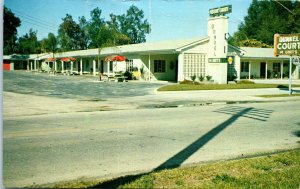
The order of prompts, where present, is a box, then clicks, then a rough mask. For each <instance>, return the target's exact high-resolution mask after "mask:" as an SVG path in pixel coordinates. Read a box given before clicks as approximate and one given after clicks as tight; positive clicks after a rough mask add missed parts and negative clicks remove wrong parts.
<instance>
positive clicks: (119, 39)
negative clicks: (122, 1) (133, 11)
mask: <svg viewBox="0 0 300 189" xmlns="http://www.w3.org/2000/svg"><path fill="white" fill-rule="evenodd" d="M109 16H110V21H108V22H107V25H108V28H109V30H110V33H111V35H112V38H113V41H114V45H125V44H129V43H130V41H131V40H130V38H129V37H128V36H127V35H125V34H123V33H121V32H120V31H119V28H120V26H119V23H118V21H117V15H114V14H110V15H109Z"/></svg>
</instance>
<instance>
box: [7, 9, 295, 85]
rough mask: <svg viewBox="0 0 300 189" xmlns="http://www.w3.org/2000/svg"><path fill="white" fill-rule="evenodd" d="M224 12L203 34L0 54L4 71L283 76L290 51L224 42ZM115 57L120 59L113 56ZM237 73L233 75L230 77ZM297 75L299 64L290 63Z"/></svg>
mask: <svg viewBox="0 0 300 189" xmlns="http://www.w3.org/2000/svg"><path fill="white" fill-rule="evenodd" d="M227 36H228V17H227V16H225V14H221V15H218V16H214V17H210V18H209V19H208V23H207V36H204V37H199V38H191V39H182V40H172V41H161V42H151V43H150V42H149V43H141V44H131V45H122V46H114V47H107V48H101V49H88V50H79V51H69V52H62V53H56V54H54V55H53V54H52V53H44V54H31V55H8V56H7V55H4V56H3V59H4V62H3V66H4V70H17V69H25V70H30V71H48V72H49V71H53V72H54V71H55V72H57V73H69V74H79V75H83V74H92V75H94V76H96V75H98V74H101V75H106V76H110V75H114V74H116V73H119V72H125V71H130V72H134V75H135V76H136V78H137V79H139V80H152V81H153V80H154V81H155V80H163V81H174V82H180V81H184V80H191V76H197V77H199V76H201V75H202V76H207V75H209V76H212V80H213V81H214V82H215V83H219V84H223V83H227V82H228V81H231V80H233V79H237V80H240V79H287V78H288V74H289V61H290V57H289V56H279V57H275V56H274V50H273V48H252V47H235V46H232V45H229V44H228V42H227ZM116 56H121V57H124V59H121V60H116V59H114V58H115V57H116ZM233 75H234V76H235V78H234V77H232V76H233ZM292 79H299V65H298V66H295V65H293V66H292Z"/></svg>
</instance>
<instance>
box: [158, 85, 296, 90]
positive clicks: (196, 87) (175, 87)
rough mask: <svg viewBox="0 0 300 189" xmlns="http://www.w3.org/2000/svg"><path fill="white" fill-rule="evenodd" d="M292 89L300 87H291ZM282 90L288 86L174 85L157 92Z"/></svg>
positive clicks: (161, 88)
mask: <svg viewBox="0 0 300 189" xmlns="http://www.w3.org/2000/svg"><path fill="white" fill-rule="evenodd" d="M293 87H300V86H299V85H293ZM262 88H282V89H287V88H288V85H279V84H198V85H197V84H174V85H166V86H163V87H160V88H159V89H158V91H190V90H228V89H262Z"/></svg>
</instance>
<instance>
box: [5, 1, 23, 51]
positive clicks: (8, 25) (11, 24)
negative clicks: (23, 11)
mask: <svg viewBox="0 0 300 189" xmlns="http://www.w3.org/2000/svg"><path fill="white" fill-rule="evenodd" d="M20 25H21V20H20V19H19V18H18V17H16V16H15V15H14V13H13V12H11V10H10V9H8V8H6V7H4V28H3V33H4V35H3V52H4V54H13V53H15V52H17V45H16V41H17V27H19V26H20Z"/></svg>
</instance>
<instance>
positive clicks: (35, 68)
mask: <svg viewBox="0 0 300 189" xmlns="http://www.w3.org/2000/svg"><path fill="white" fill-rule="evenodd" d="M36 70H37V69H36V59H35V60H34V71H36Z"/></svg>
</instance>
